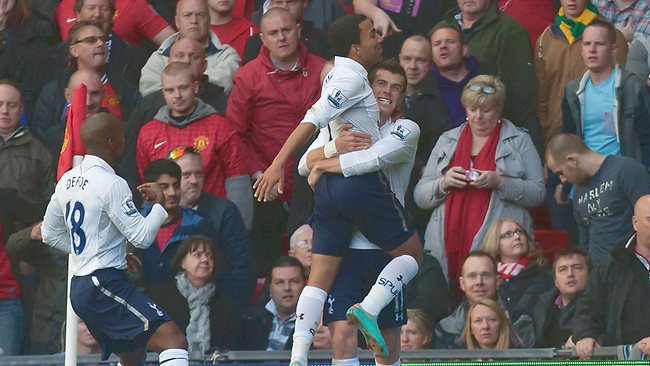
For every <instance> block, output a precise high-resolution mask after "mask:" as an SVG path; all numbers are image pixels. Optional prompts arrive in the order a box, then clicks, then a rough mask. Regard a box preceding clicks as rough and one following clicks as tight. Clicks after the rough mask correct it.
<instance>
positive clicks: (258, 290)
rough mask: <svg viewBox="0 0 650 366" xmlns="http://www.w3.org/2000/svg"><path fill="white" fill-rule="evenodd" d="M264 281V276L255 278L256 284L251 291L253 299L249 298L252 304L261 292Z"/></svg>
mask: <svg viewBox="0 0 650 366" xmlns="http://www.w3.org/2000/svg"><path fill="white" fill-rule="evenodd" d="M264 282H266V277H259V278H258V279H257V285H256V286H255V292H253V299H252V300H251V303H252V304H255V303H256V302H257V299H259V297H260V295H261V294H262V289H263V288H264Z"/></svg>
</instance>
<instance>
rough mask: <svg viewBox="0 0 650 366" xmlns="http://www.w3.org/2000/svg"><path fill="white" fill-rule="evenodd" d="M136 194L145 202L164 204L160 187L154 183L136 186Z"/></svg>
mask: <svg viewBox="0 0 650 366" xmlns="http://www.w3.org/2000/svg"><path fill="white" fill-rule="evenodd" d="M137 189H138V192H140V193H141V194H142V198H144V200H145V201H147V202H151V203H160V204H161V205H162V204H163V203H165V195H164V194H163V191H162V189H161V188H160V185H158V183H156V182H149V183H144V184H141V185H139V186H138V188H137Z"/></svg>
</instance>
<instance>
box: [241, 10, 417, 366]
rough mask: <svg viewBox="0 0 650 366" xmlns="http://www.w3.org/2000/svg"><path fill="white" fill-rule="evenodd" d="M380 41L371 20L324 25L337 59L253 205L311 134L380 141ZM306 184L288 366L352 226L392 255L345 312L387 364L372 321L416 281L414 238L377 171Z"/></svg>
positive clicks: (329, 149)
mask: <svg viewBox="0 0 650 366" xmlns="http://www.w3.org/2000/svg"><path fill="white" fill-rule="evenodd" d="M382 41H383V39H382V37H381V35H380V34H378V33H376V32H375V29H374V27H373V24H372V22H371V21H370V20H369V19H366V18H364V17H362V16H359V15H346V16H344V17H341V18H339V19H338V20H337V21H335V22H334V23H333V24H332V25H331V26H330V30H329V42H330V47H331V49H332V51H333V52H334V54H335V55H337V57H336V58H335V60H334V68H333V69H332V70H331V71H330V72H329V74H327V76H326V77H325V81H324V82H323V88H322V92H321V98H320V99H319V100H318V101H317V102H316V104H314V106H313V107H312V108H311V109H310V110H309V111H307V113H306V115H305V117H304V119H303V120H302V122H301V123H300V125H299V126H298V127H297V128H296V129H295V130H294V132H293V133H292V134H291V135H290V136H289V138H288V139H287V141H286V142H285V144H284V146H283V147H282V149H281V150H280V152H279V153H278V155H277V156H276V157H275V159H274V161H273V163H272V164H271V166H269V168H268V169H267V170H266V172H264V175H263V176H262V178H260V179H259V180H258V181H257V182H256V184H255V186H254V189H255V196H256V197H257V199H258V200H265V199H266V198H267V197H268V195H269V193H270V192H271V189H272V188H273V187H274V186H275V185H276V184H279V185H278V189H279V191H282V173H283V171H284V170H283V169H284V165H285V164H286V162H287V160H288V159H289V158H290V157H292V156H294V154H295V153H296V152H297V150H298V149H299V148H300V147H301V146H302V145H303V144H305V143H306V142H307V140H308V139H309V137H310V136H311V135H312V134H313V133H314V132H315V131H316V130H317V129H321V128H327V127H329V130H328V131H331V134H332V139H331V140H333V139H334V138H335V137H337V136H338V131H339V128H340V127H341V126H342V125H344V124H352V126H353V129H354V130H356V131H359V132H365V133H367V134H369V135H370V136H371V138H372V141H373V142H376V141H378V140H380V139H381V133H380V131H379V127H378V121H379V109H378V107H377V100H376V99H375V96H374V95H373V92H372V89H371V87H370V84H369V83H368V73H367V70H368V69H369V68H370V67H371V66H372V65H373V64H375V63H377V62H380V61H381V60H382V45H381V44H382ZM324 153H325V156H326V157H328V158H329V157H333V156H336V155H337V152H336V146H335V143H334V142H333V141H331V142H330V143H328V144H327V145H325V149H324ZM309 182H310V184H311V185H312V187H314V203H315V207H314V214H313V216H312V218H311V222H310V225H311V226H312V228H313V229H314V239H313V244H312V253H313V254H312V269H311V272H310V275H309V284H308V286H306V287H305V288H304V289H303V291H302V293H301V294H300V300H299V301H298V307H297V309H296V314H297V315H298V317H297V319H296V325H295V331H294V338H293V348H292V351H291V364H290V365H294V366H296V365H298V366H305V365H306V364H307V353H308V351H309V347H310V345H311V342H312V339H313V334H314V333H315V331H316V329H318V324H319V322H320V319H321V315H322V311H323V305H324V303H325V299H326V297H327V292H328V291H329V290H330V288H331V287H332V282H333V281H334V278H335V277H336V274H337V272H338V270H339V268H340V265H341V260H342V257H343V255H344V253H345V250H346V249H347V248H348V246H349V244H350V239H351V237H352V234H353V232H354V229H355V228H358V229H359V231H360V232H361V233H362V234H363V235H364V236H365V237H366V238H368V239H369V240H370V242H372V243H375V244H377V245H378V246H380V247H381V248H382V249H384V250H385V251H386V252H387V253H388V254H389V255H390V256H391V257H393V259H392V260H391V262H389V263H388V265H386V267H385V268H384V269H383V270H382V272H381V274H380V275H379V277H378V278H377V280H376V282H375V284H374V285H373V286H372V288H371V290H370V292H369V294H368V295H367V296H366V298H365V299H364V300H363V301H362V302H361V303H359V304H355V305H353V306H352V307H351V308H350V309H349V310H348V314H347V316H348V320H350V321H351V322H353V323H354V324H355V325H356V326H357V327H359V329H360V330H361V332H362V333H363V335H364V337H365V338H366V343H367V344H368V345H369V346H370V347H371V348H372V349H373V351H374V352H375V354H376V355H377V356H378V357H380V358H387V356H388V351H387V347H386V343H385V341H384V339H383V337H382V335H381V332H380V331H379V328H378V326H377V315H378V314H379V312H380V311H381V309H382V308H383V307H384V306H386V305H387V304H388V303H389V302H390V301H391V300H392V299H393V297H394V296H395V294H397V293H398V292H399V291H400V290H401V289H402V287H403V286H404V285H405V284H406V283H408V282H409V281H410V280H411V279H412V278H413V277H414V276H415V275H416V273H417V271H418V264H419V263H420V262H421V260H422V243H421V241H420V237H419V236H418V234H417V233H416V231H415V226H414V224H413V223H412V220H411V218H410V217H409V215H408V213H407V212H406V210H405V209H404V207H403V206H402V205H401V204H400V203H399V201H398V200H397V198H396V197H395V195H394V194H393V193H392V192H391V191H390V188H389V184H388V183H387V182H386V179H385V177H384V176H383V174H382V173H381V172H378V171H377V172H374V173H370V174H365V175H359V176H350V177H344V176H343V175H342V174H336V173H323V172H322V171H316V170H312V173H311V174H310V177H309Z"/></svg>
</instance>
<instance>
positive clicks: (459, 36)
mask: <svg viewBox="0 0 650 366" xmlns="http://www.w3.org/2000/svg"><path fill="white" fill-rule="evenodd" d="M440 29H449V30H452V31H454V32H456V34H458V39H459V40H460V44H462V45H465V44H467V42H466V41H465V36H464V35H463V32H461V31H460V29H458V28H456V27H454V26H451V25H448V24H440V25H437V26H435V27H433V28H431V30H430V31H429V33H427V35H428V36H429V43H431V37H432V36H433V34H434V33H436V32H437V31H439V30H440Z"/></svg>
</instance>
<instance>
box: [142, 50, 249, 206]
mask: <svg viewBox="0 0 650 366" xmlns="http://www.w3.org/2000/svg"><path fill="white" fill-rule="evenodd" d="M198 88H199V85H198V82H197V81H196V78H195V77H194V73H193V71H192V67H191V66H190V65H187V64H184V63H180V62H172V63H170V64H169V65H167V67H165V69H164V70H163V73H162V91H163V96H164V97H165V103H166V105H165V106H163V107H161V108H160V109H159V110H158V113H156V115H155V116H154V119H153V120H151V121H149V122H147V123H146V124H145V125H144V126H143V127H142V129H140V133H139V135H138V143H137V147H136V165H137V168H138V173H139V175H140V179H142V177H143V170H144V167H146V166H147V165H148V164H149V163H150V162H152V161H154V160H157V159H163V158H166V157H167V155H168V154H169V152H170V151H171V150H173V149H174V148H176V147H179V146H193V147H194V148H195V149H196V150H197V151H198V152H199V153H200V154H201V157H202V158H203V163H204V168H205V172H206V173H207V175H206V177H205V191H206V192H209V193H211V194H213V195H215V196H217V197H221V198H227V199H230V200H231V201H233V202H235V204H239V203H241V200H249V201H250V200H252V193H251V182H250V176H249V173H250V169H249V165H248V163H247V159H248V157H247V156H246V155H245V153H244V152H245V150H244V146H243V145H242V142H241V140H240V138H239V136H238V135H237V132H236V131H235V130H234V129H233V128H232V127H231V126H230V124H229V123H228V121H226V119H225V118H224V117H223V116H221V115H219V114H217V112H216V111H215V110H214V108H212V107H211V106H210V105H208V104H206V103H204V102H203V101H202V100H201V99H199V98H196V93H197V92H198Z"/></svg>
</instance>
